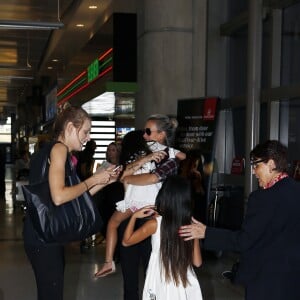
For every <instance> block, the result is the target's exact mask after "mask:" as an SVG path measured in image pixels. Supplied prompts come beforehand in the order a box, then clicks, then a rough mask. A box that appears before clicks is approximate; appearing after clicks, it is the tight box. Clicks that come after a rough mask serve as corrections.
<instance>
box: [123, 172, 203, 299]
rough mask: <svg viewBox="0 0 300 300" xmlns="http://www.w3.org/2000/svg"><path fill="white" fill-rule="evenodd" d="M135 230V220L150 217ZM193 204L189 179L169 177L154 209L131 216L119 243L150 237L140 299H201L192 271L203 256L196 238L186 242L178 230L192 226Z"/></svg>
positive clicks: (150, 208)
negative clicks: (149, 248) (147, 263)
mask: <svg viewBox="0 0 300 300" xmlns="http://www.w3.org/2000/svg"><path fill="white" fill-rule="evenodd" d="M150 216H152V218H151V219H150V220H149V221H147V222H146V223H145V224H144V225H143V226H141V227H140V228H138V229H137V230H135V229H134V228H135V223H136V219H138V218H145V217H150ZM191 218H192V201H191V189H190V184H189V182H188V180H186V179H184V178H183V177H180V176H170V177H168V178H167V179H166V180H165V182H164V183H163V185H162V187H161V189H160V191H159V193H158V195H157V198H156V202H155V209H154V207H153V206H147V207H144V208H141V209H140V210H138V211H136V212H134V213H133V215H132V216H131V219H130V221H129V223H128V226H127V228H126V230H125V234H124V237H123V241H122V244H123V245H124V246H131V245H134V244H137V243H139V242H141V241H143V240H144V239H146V238H147V237H149V236H150V235H151V236H152V237H151V243H152V253H151V257H150V261H149V265H148V269H147V275H146V280H145V284H144V290H143V300H152V299H164V300H183V299H185V300H192V299H193V300H194V299H197V300H201V299H202V293H201V288H200V285H199V282H198V279H197V277H196V274H195V272H194V270H193V265H194V266H196V267H200V266H201V264H202V256H201V251H200V244H199V239H195V240H192V241H189V243H187V242H185V241H183V240H182V238H180V236H179V235H178V230H179V227H180V226H182V225H183V224H191Z"/></svg>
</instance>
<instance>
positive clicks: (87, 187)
mask: <svg viewBox="0 0 300 300" xmlns="http://www.w3.org/2000/svg"><path fill="white" fill-rule="evenodd" d="M82 182H83V183H84V185H85V186H86V191H88V190H89V186H88V185H87V183H86V182H85V180H84V181H82Z"/></svg>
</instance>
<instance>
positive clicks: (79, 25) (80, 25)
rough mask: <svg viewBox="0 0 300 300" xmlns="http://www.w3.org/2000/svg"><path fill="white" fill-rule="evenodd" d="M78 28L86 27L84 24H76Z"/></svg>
mask: <svg viewBox="0 0 300 300" xmlns="http://www.w3.org/2000/svg"><path fill="white" fill-rule="evenodd" d="M76 27H84V24H76Z"/></svg>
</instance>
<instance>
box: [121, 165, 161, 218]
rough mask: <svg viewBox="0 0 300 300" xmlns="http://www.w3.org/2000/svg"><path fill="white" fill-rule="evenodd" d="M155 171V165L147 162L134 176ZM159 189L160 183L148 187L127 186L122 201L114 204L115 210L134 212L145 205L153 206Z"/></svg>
mask: <svg viewBox="0 0 300 300" xmlns="http://www.w3.org/2000/svg"><path fill="white" fill-rule="evenodd" d="M154 169H155V164H154V163H152V162H148V163H146V164H144V165H143V167H142V168H140V169H139V170H137V171H136V172H135V173H134V175H137V174H145V173H150V172H151V171H153V170H154ZM160 188H161V182H158V183H154V184H148V185H133V184H128V186H127V188H126V191H125V197H124V200H122V201H119V202H117V203H116V210H118V211H121V212H125V211H126V210H127V209H128V208H129V209H130V210H131V211H133V212H134V211H136V210H138V209H140V208H142V207H144V206H147V205H154V204H155V199H156V196H157V194H158V191H159V189H160Z"/></svg>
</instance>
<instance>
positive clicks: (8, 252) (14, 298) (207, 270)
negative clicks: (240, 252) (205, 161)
mask: <svg viewBox="0 0 300 300" xmlns="http://www.w3.org/2000/svg"><path fill="white" fill-rule="evenodd" d="M10 188H11V182H10V181H9V180H8V181H7V193H6V201H2V202H1V203H0V300H19V299H20V300H34V299H36V291H35V282H34V277H33V273H32V270H31V267H30V265H29V263H28V261H27V258H26V256H25V253H24V251H23V241H22V234H21V232H22V217H23V212H22V210H21V209H20V208H17V209H15V210H14V209H13V205H12V200H11V190H10ZM104 247H105V244H98V245H96V246H95V247H92V248H90V249H88V250H87V251H86V252H85V253H80V249H79V245H78V244H77V243H74V244H71V245H68V246H67V251H66V252H67V255H66V260H67V264H66V274H65V300H87V299H88V300H94V299H95V300H96V299H97V300H98V299H101V300H118V299H122V283H123V282H122V275H121V270H120V266H119V265H117V272H116V274H114V275H112V276H110V277H107V278H102V279H98V280H95V279H94V278H93V274H94V272H95V270H96V269H97V263H101V262H102V261H103V253H104ZM233 261H234V258H233V256H232V255H225V254H223V255H222V256H221V257H220V258H217V257H216V256H215V255H211V254H210V255H208V254H206V255H205V257H204V263H203V266H202V267H201V268H200V269H199V270H198V271H197V274H198V277H199V282H200V285H201V288H202V292H203V298H204V300H225V299H226V300H242V299H243V298H244V297H243V290H242V289H241V288H240V287H236V286H233V285H231V284H230V282H228V280H225V279H223V278H222V276H221V272H222V271H223V270H226V269H229V268H230V267H231V264H232V262H233ZM45 272H47V270H45ZM53 300H55V299H53ZM195 300H197V299H195Z"/></svg>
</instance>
